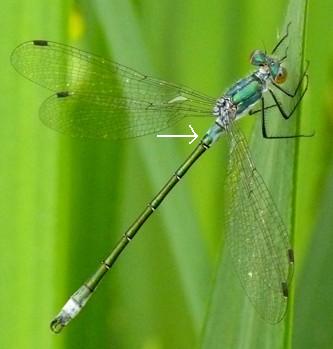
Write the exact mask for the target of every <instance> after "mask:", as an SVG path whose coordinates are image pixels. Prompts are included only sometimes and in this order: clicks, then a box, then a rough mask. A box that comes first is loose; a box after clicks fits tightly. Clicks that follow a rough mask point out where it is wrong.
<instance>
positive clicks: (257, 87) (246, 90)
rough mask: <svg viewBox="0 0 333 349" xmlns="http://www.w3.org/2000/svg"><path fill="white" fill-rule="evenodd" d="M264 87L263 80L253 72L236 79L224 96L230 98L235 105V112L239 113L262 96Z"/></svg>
mask: <svg viewBox="0 0 333 349" xmlns="http://www.w3.org/2000/svg"><path fill="white" fill-rule="evenodd" d="M264 89H265V84H264V82H263V81H262V80H260V79H259V78H258V77H257V76H256V75H255V73H253V74H251V75H249V76H248V77H246V78H245V79H242V80H239V81H237V82H236V83H235V84H234V85H233V86H232V87H231V88H230V89H228V90H227V92H226V93H225V94H224V97H229V98H231V100H232V102H233V103H234V104H235V105H236V106H237V112H236V114H237V115H239V114H242V113H244V112H245V111H246V110H247V109H248V108H249V107H250V106H251V105H253V104H255V103H256V102H258V100H259V99H260V98H261V97H262V94H263V91H264Z"/></svg>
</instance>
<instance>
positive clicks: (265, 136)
mask: <svg viewBox="0 0 333 349" xmlns="http://www.w3.org/2000/svg"><path fill="white" fill-rule="evenodd" d="M299 101H300V100H299ZM299 101H298V102H297V105H298V104H299ZM270 107H278V108H279V104H273V105H271V106H268V107H265V100H264V98H261V130H262V136H263V137H264V138H266V139H285V138H299V137H312V136H313V135H314V133H312V134H310V135H303V134H294V135H290V136H289V135H288V136H269V135H268V133H267V127H266V117H265V110H267V109H269V108H270ZM296 107H297V106H296ZM296 107H294V108H293V110H292V111H291V113H290V115H289V116H288V118H285V120H288V119H289V118H290V116H291V115H292V114H293V113H294V111H295V110H296ZM279 111H280V112H281V110H280V108H279ZM281 114H282V113H281Z"/></svg>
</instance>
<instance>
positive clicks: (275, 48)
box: [271, 22, 291, 55]
mask: <svg viewBox="0 0 333 349" xmlns="http://www.w3.org/2000/svg"><path fill="white" fill-rule="evenodd" d="M290 25H291V22H289V23H288V25H287V31H286V33H285V34H284V35H283V36H282V38H281V39H280V40H279V41H278V43H277V44H276V45H275V47H274V48H273V50H272V52H271V54H272V55H273V54H274V53H275V51H276V50H277V49H278V48H279V46H280V45H281V44H282V43H283V41H284V40H285V39H287V37H288V35H289V27H290Z"/></svg>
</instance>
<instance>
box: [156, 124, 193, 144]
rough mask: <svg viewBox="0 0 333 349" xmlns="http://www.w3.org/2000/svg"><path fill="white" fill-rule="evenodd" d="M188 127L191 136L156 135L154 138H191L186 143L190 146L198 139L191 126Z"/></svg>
mask: <svg viewBox="0 0 333 349" xmlns="http://www.w3.org/2000/svg"><path fill="white" fill-rule="evenodd" d="M188 126H189V128H190V129H191V131H192V134H191V135H156V137H159V138H193V139H192V140H191V141H189V142H188V144H192V143H193V142H194V141H195V140H196V139H197V138H198V135H197V134H196V132H195V131H194V130H193V127H192V126H191V125H188Z"/></svg>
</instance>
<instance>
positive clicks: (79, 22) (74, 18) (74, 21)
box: [68, 8, 85, 41]
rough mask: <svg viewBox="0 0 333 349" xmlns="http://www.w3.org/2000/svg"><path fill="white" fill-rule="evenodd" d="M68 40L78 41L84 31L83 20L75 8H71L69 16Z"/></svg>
mask: <svg viewBox="0 0 333 349" xmlns="http://www.w3.org/2000/svg"><path fill="white" fill-rule="evenodd" d="M68 29H69V38H70V40H71V41H77V40H80V39H81V38H82V36H83V33H84V31H85V25H84V19H83V16H82V15H81V13H80V11H79V10H78V9H77V8H73V9H72V10H71V12H70V14H69V28H68Z"/></svg>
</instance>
